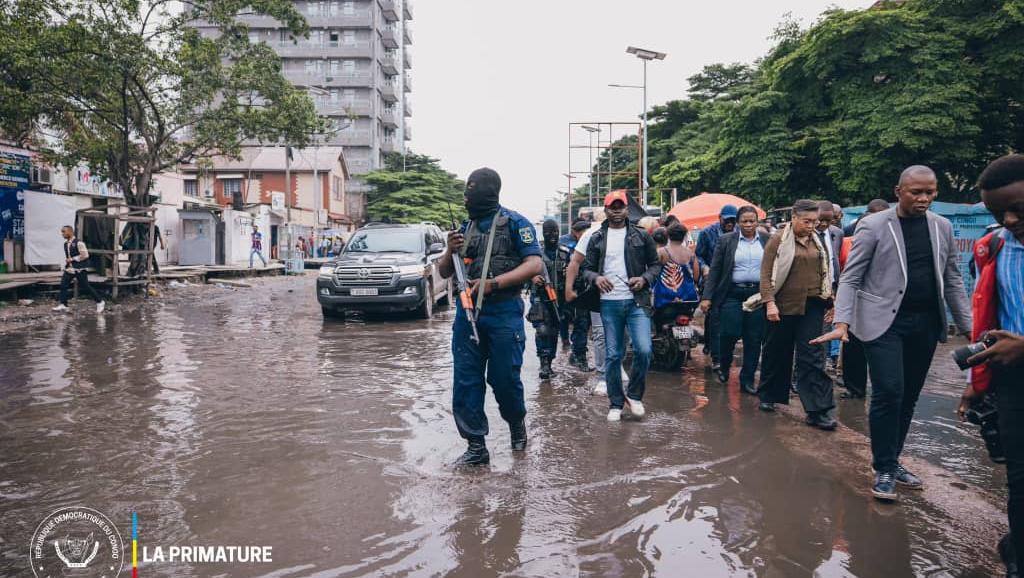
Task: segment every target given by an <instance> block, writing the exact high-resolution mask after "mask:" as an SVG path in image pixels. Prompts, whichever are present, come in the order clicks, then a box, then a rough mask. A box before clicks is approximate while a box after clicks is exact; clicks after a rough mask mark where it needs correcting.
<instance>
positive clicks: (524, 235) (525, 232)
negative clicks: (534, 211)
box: [519, 227, 534, 245]
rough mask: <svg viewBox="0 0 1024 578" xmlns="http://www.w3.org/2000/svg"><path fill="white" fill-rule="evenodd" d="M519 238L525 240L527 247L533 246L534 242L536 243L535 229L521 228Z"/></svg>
mask: <svg viewBox="0 0 1024 578" xmlns="http://www.w3.org/2000/svg"><path fill="white" fill-rule="evenodd" d="M519 238H520V239H522V240H523V243H525V244H527V245H532V244H533V241H534V238H533V228H532V227H520V228H519Z"/></svg>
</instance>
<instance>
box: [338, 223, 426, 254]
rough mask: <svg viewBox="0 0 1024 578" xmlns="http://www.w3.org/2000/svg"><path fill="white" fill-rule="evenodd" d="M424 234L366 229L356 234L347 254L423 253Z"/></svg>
mask: <svg viewBox="0 0 1024 578" xmlns="http://www.w3.org/2000/svg"><path fill="white" fill-rule="evenodd" d="M422 235H423V233H422V232H421V231H420V230H418V229H412V228H409V229H365V230H362V231H358V232H356V234H355V235H353V236H352V240H350V241H349V242H348V245H347V246H346V247H345V253H423V252H424V250H425V247H424V246H423V236H422Z"/></svg>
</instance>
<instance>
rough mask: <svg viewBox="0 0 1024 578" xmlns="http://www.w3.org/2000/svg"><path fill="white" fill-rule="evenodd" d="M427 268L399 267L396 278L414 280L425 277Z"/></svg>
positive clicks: (418, 266) (421, 266) (414, 266)
mask: <svg viewBox="0 0 1024 578" xmlns="http://www.w3.org/2000/svg"><path fill="white" fill-rule="evenodd" d="M426 275H427V268H426V267H424V266H423V265H400V266H399V267H398V276H399V277H401V278H402V279H415V278H417V277H426Z"/></svg>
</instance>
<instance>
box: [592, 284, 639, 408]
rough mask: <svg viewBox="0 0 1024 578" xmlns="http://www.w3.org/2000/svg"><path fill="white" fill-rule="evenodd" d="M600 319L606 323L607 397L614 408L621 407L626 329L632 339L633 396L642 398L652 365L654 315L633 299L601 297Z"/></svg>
mask: <svg viewBox="0 0 1024 578" xmlns="http://www.w3.org/2000/svg"><path fill="white" fill-rule="evenodd" d="M601 322H602V323H603V324H604V338H605V362H604V363H605V365H604V376H605V380H606V381H607V382H608V401H609V402H610V405H611V407H612V408H615V409H622V406H623V405H625V402H626V400H625V396H624V395H623V392H622V370H621V368H622V357H623V356H624V355H625V353H626V335H625V333H626V330H627V329H629V338H630V340H631V341H632V342H633V367H632V368H630V371H629V391H628V392H626V395H628V396H629V398H630V399H635V400H637V401H642V400H643V398H644V387H645V386H646V385H647V368H648V367H650V365H651V318H650V317H649V316H648V315H647V311H645V310H644V309H643V308H642V307H640V306H639V305H637V304H636V301H635V300H634V299H623V300H621V301H620V300H615V301H601Z"/></svg>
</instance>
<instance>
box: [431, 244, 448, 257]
mask: <svg viewBox="0 0 1024 578" xmlns="http://www.w3.org/2000/svg"><path fill="white" fill-rule="evenodd" d="M438 253H444V243H432V244H431V245H430V248H429V249H427V255H437V254H438Z"/></svg>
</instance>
